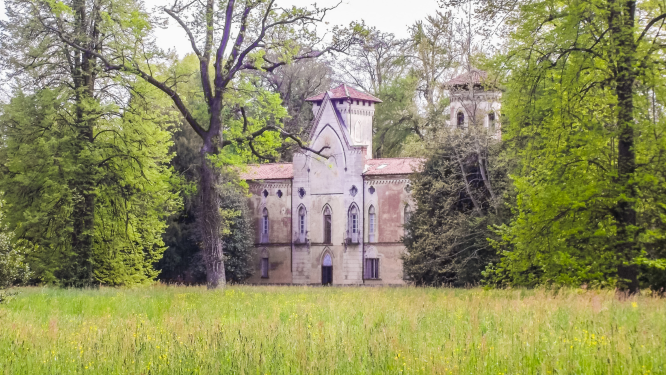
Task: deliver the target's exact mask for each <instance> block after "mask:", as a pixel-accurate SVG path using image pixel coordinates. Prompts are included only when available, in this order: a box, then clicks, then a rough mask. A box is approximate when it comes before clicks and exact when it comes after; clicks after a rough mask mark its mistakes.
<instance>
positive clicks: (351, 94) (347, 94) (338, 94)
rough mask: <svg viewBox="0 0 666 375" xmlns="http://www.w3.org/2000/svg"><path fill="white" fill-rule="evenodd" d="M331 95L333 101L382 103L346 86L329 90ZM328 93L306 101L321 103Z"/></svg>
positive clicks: (342, 85)
mask: <svg viewBox="0 0 666 375" xmlns="http://www.w3.org/2000/svg"><path fill="white" fill-rule="evenodd" d="M328 92H329V95H330V96H331V99H346V98H349V99H358V100H368V101H371V102H375V103H381V102H382V101H381V100H379V99H377V98H375V97H374V96H372V95H370V94H366V93H364V92H361V91H358V90H356V89H355V88H353V87H351V86H347V85H346V84H344V83H343V84H341V85H340V86H338V87H336V88H334V89H330V90H328ZM325 94H326V93H325V92H322V93H321V94H319V95H315V96H311V97H309V98H307V99H305V100H306V101H308V102H319V101H322V100H324V95H325Z"/></svg>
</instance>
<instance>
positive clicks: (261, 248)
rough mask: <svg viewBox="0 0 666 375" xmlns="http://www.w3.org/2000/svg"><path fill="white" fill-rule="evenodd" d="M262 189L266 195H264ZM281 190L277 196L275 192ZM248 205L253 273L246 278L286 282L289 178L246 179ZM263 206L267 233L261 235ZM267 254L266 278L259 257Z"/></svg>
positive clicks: (253, 281) (289, 279) (288, 278)
mask: <svg viewBox="0 0 666 375" xmlns="http://www.w3.org/2000/svg"><path fill="white" fill-rule="evenodd" d="M264 192H267V193H268V195H267V196H264ZM278 192H279V193H281V195H282V196H281V197H280V196H279V195H280V194H278ZM250 193H251V195H250V197H249V198H248V206H249V209H250V212H251V213H252V223H253V224H254V233H255V236H254V242H255V247H254V263H253V264H254V268H255V273H254V275H252V276H251V277H250V278H249V279H248V280H247V282H248V283H251V284H290V283H292V277H291V225H292V220H291V216H292V206H291V204H292V192H291V180H266V181H260V182H252V183H250ZM264 208H266V209H267V210H268V223H269V225H268V236H267V237H262V235H261V229H262V219H263V211H264ZM265 254H267V255H268V261H269V271H268V278H265V279H264V278H261V258H263V256H264V255H265Z"/></svg>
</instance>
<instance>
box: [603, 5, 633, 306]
mask: <svg viewBox="0 0 666 375" xmlns="http://www.w3.org/2000/svg"><path fill="white" fill-rule="evenodd" d="M610 5H611V12H610V22H609V23H610V28H611V32H612V38H613V42H614V44H615V46H614V47H615V58H616V61H615V63H616V77H615V84H616V86H615V94H616V95H617V101H618V103H617V111H618V112H617V124H618V146H617V148H618V160H617V168H618V177H617V183H618V187H619V194H620V198H619V199H618V203H617V207H616V214H615V217H616V220H617V222H618V230H617V236H618V241H617V244H616V247H617V250H616V251H617V254H618V258H619V260H620V261H621V262H622V264H620V266H619V267H618V277H619V278H620V285H619V287H620V289H622V290H627V291H628V292H630V293H635V292H637V291H638V267H637V266H636V265H635V264H631V262H632V261H633V258H634V255H635V253H636V243H635V227H636V209H635V198H636V189H635V186H634V183H633V182H632V178H633V175H634V172H635V171H636V153H635V150H634V116H633V112H634V91H633V86H634V81H635V77H636V72H635V68H634V66H633V64H634V56H635V54H636V42H635V39H634V18H635V13H636V3H635V1H633V0H629V1H622V0H618V1H611V2H610Z"/></svg>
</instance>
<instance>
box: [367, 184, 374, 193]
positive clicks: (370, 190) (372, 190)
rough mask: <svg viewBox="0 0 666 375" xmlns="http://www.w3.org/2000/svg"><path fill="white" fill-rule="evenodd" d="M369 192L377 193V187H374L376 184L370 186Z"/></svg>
mask: <svg viewBox="0 0 666 375" xmlns="http://www.w3.org/2000/svg"><path fill="white" fill-rule="evenodd" d="M368 192H369V193H370V194H374V193H375V187H374V186H370V189H368Z"/></svg>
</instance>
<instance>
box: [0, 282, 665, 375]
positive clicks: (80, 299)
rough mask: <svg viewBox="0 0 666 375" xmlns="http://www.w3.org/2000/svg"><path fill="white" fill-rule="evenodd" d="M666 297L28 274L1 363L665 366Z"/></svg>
mask: <svg viewBox="0 0 666 375" xmlns="http://www.w3.org/2000/svg"><path fill="white" fill-rule="evenodd" d="M665 340H666V301H665V300H663V299H658V298H652V297H634V298H630V299H628V300H619V299H617V298H616V297H615V295H614V294H613V293H612V292H598V291H582V290H567V291H560V293H558V294H553V293H549V292H545V291H539V290H536V291H528V290H493V291H485V290H482V289H471V290H456V289H416V288H309V287H231V288H227V289H226V290H223V291H207V290H206V289H204V288H194V287H164V286H156V287H151V288H146V289H136V290H126V289H107V288H102V289H100V290H61V289H49V288H25V289H21V290H20V294H19V296H18V297H16V298H15V299H13V300H12V301H10V302H9V303H6V304H2V305H0V373H5V374H72V373H91V374H93V373H94V374H121V373H122V374H124V373H130V374H158V373H169V374H171V373H174V374H216V373H234V374H305V373H307V374H320V373H328V374H333V373H335V374H347V373H354V374H359V373H360V374H364V373H367V374H382V373H394V374H398V373H410V374H411V373H418V374H650V373H653V374H659V373H666V341H665Z"/></svg>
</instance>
